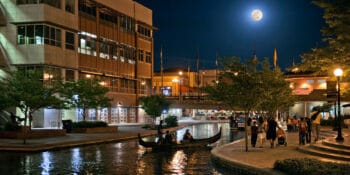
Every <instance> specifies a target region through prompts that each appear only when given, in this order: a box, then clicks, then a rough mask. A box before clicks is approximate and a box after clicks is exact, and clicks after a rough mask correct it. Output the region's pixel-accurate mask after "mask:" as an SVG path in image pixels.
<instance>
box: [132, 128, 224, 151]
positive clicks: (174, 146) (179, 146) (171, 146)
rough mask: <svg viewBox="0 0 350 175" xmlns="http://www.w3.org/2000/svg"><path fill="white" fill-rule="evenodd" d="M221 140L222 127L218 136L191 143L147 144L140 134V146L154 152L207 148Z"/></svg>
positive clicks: (194, 140) (195, 140)
mask: <svg viewBox="0 0 350 175" xmlns="http://www.w3.org/2000/svg"><path fill="white" fill-rule="evenodd" d="M220 138H221V127H220V130H219V132H218V133H217V134H215V135H214V136H212V137H209V138H204V139H193V141H191V142H181V143H162V144H160V143H156V142H145V141H143V140H142V138H141V134H140V133H139V134H138V139H139V144H140V145H141V146H143V147H145V148H152V150H168V149H182V148H194V147H205V146H207V145H209V144H212V143H215V142H216V141H218V140H219V139H220Z"/></svg>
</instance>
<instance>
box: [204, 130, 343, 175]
mask: <svg viewBox="0 0 350 175" xmlns="http://www.w3.org/2000/svg"><path fill="white" fill-rule="evenodd" d="M326 129H327V128H326ZM327 130H329V128H328V129H327ZM344 131H345V132H344V138H345V142H344V143H345V144H350V136H349V130H348V129H344ZM286 134H287V146H284V145H278V146H276V147H275V148H270V145H269V143H267V142H266V143H265V145H264V147H263V148H259V144H258V147H256V148H253V147H251V146H250V138H249V139H248V151H247V152H246V146H245V139H241V140H238V141H235V142H232V143H229V144H226V145H222V146H219V147H216V148H214V149H213V150H212V151H211V153H212V156H213V161H214V163H215V164H216V165H219V166H221V167H222V168H227V169H229V170H230V171H232V172H233V173H239V174H257V175H261V174H283V173H282V172H279V171H276V170H274V169H273V167H274V163H275V162H276V161H277V160H284V159H289V158H306V157H308V158H316V159H319V160H323V161H333V162H338V163H350V162H344V161H334V160H330V159H323V158H320V157H315V156H312V155H309V154H305V153H302V152H299V151H298V150H297V148H298V147H299V135H298V133H297V132H291V133H286ZM311 144H312V143H311Z"/></svg>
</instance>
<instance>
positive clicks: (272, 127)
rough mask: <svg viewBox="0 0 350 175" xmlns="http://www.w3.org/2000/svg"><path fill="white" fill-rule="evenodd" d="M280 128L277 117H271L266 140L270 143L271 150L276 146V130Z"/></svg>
mask: <svg viewBox="0 0 350 175" xmlns="http://www.w3.org/2000/svg"><path fill="white" fill-rule="evenodd" d="M277 127H278V125H277V122H276V120H275V117H270V118H269V120H268V121H267V131H266V139H267V140H269V141H270V144H271V148H273V147H274V146H275V140H276V137H277V133H276V128H277Z"/></svg>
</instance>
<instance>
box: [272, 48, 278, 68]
mask: <svg viewBox="0 0 350 175" xmlns="http://www.w3.org/2000/svg"><path fill="white" fill-rule="evenodd" d="M273 66H274V67H275V69H276V68H277V51H276V48H274V50H273Z"/></svg>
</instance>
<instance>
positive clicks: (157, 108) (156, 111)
mask: <svg viewBox="0 0 350 175" xmlns="http://www.w3.org/2000/svg"><path fill="white" fill-rule="evenodd" d="M141 103H142V109H143V110H144V111H145V112H146V114H148V115H149V116H151V117H152V118H153V119H155V118H156V117H158V116H160V115H161V114H162V111H163V110H167V109H169V106H170V102H169V101H168V100H167V99H166V98H165V97H164V96H163V95H152V96H146V97H142V98H141Z"/></svg>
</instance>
